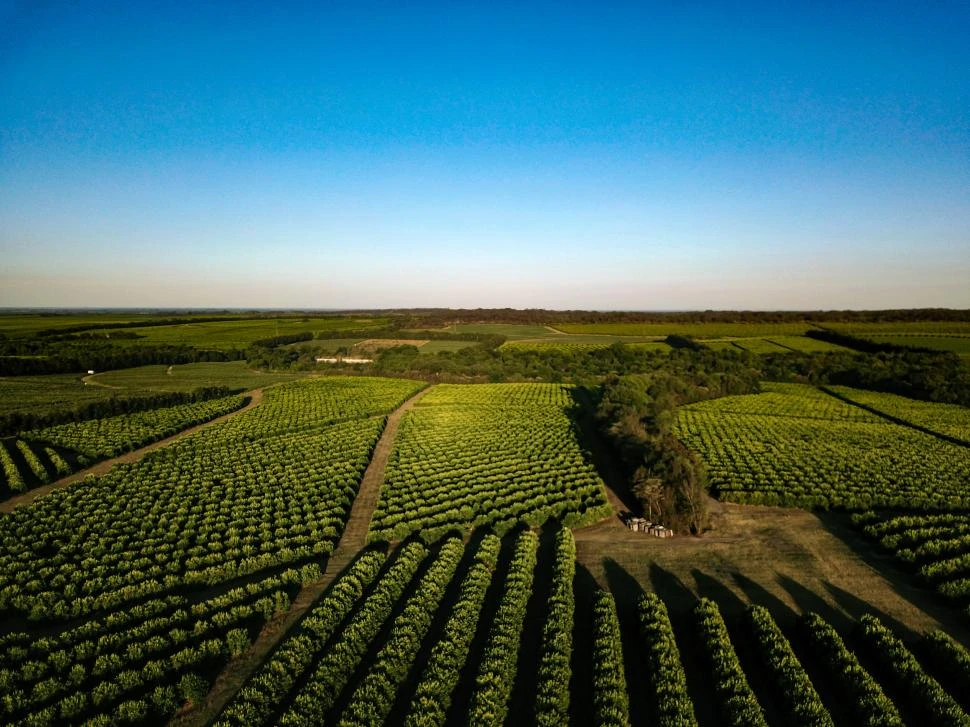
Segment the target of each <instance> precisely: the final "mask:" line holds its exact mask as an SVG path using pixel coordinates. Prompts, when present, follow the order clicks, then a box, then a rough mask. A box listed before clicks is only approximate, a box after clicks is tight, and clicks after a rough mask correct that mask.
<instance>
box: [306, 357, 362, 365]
mask: <svg viewBox="0 0 970 727" xmlns="http://www.w3.org/2000/svg"><path fill="white" fill-rule="evenodd" d="M373 362H374V359H372V358H350V357H344V358H341V357H339V356H317V363H328V364H336V363H345V364H365V363H373Z"/></svg>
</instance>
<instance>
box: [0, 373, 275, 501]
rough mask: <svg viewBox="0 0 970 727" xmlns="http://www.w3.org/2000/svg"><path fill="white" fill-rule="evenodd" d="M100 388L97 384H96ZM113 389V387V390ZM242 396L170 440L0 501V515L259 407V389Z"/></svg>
mask: <svg viewBox="0 0 970 727" xmlns="http://www.w3.org/2000/svg"><path fill="white" fill-rule="evenodd" d="M99 386H100V384H99ZM113 388H114V387H113ZM244 396H247V397H249V403H247V404H246V405H245V406H243V407H242V408H240V409H236V410H235V411H231V412H229V413H228V414H223V415H222V416H220V417H216V418H215V419H210V420H209V421H207V422H203V423H202V424H196V425H195V426H192V427H189V428H188V429H183V430H182V431H181V432H178V433H177V434H173V435H172V436H170V437H165V439H159V440H158V441H157V442H152V443H151V444H146V445H145V446H144V447H141V448H140V449H133V450H132V451H130V452H125V453H124V454H122V455H119V456H117V457H112V458H111V459H106V460H102V461H101V462H98V463H97V464H94V465H91V466H90V467H86V468H85V469H83V470H79V471H77V472H75V473H74V474H72V475H68V476H67V477H62V478H61V479H59V480H55V481H54V482H51V483H50V484H48V485H41V486H40V487H35V488H34V489H32V490H29V491H28V492H25V493H24V494H22V495H17V496H16V497H11V498H10V499H9V500H4V501H3V502H0V512H12V511H13V510H14V508H16V507H20V506H21V505H28V504H30V503H31V502H33V501H34V500H36V499H37V498H38V497H43V496H44V495H47V494H49V493H51V492H53V491H54V490H60V489H62V488H64V487H67V486H68V485H73V484H74V483H75V482H79V481H80V480H83V479H84V478H85V477H87V476H88V475H103V474H105V473H106V472H108V471H109V470H110V469H111V468H112V467H114V466H115V465H119V464H124V463H128V462H137V461H138V460H140V459H142V458H143V457H144V456H145V455H146V454H148V453H149V452H154V451H155V450H156V449H161V448H162V447H167V446H169V445H170V444H173V443H175V442H177V441H178V440H179V439H183V438H184V437H188V436H189V435H192V434H195V433H196V432H198V431H201V430H202V429H206V428H208V427H211V426H213V425H214V424H219V423H220V422H224V421H225V420H226V419H229V418H230V417H234V416H237V415H239V414H242V413H243V412H244V411H249V410H250V409H252V408H253V407H256V406H259V405H260V403H262V401H263V389H253V390H252V391H247V392H246V393H245V394H244Z"/></svg>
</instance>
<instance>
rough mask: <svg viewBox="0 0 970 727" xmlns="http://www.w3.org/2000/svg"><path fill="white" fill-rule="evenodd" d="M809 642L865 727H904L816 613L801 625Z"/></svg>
mask: <svg viewBox="0 0 970 727" xmlns="http://www.w3.org/2000/svg"><path fill="white" fill-rule="evenodd" d="M799 625H800V627H801V631H802V634H803V635H804V637H805V640H806V641H807V642H808V643H809V644H810V645H811V647H812V649H813V651H814V653H815V654H816V655H817V657H818V659H819V661H820V663H821V664H822V665H823V666H824V667H825V668H826V669H828V670H830V672H831V673H833V674H838V675H839V678H838V679H836V680H834V681H835V685H836V687H837V688H838V690H839V692H840V697H841V701H842V703H843V704H845V705H846V706H847V707H848V709H849V710H850V711H851V712H852V713H853V716H854V718H855V724H858V725H863V726H864V727H903V724H904V722H903V719H902V717H900V716H899V710H897V709H896V705H894V704H893V703H892V702H891V701H890V700H889V698H888V697H887V696H886V694H885V693H884V692H883V690H882V688H881V687H880V686H879V684H878V682H876V680H875V679H873V678H872V675H871V674H869V672H867V671H866V670H865V669H864V668H863V667H862V666H861V665H860V664H859V660H858V659H857V658H856V656H855V654H853V653H852V651H851V650H850V649H849V648H848V647H847V646H846V644H845V642H844V641H843V640H842V637H841V636H839V633H838V632H837V631H836V630H835V629H834V628H833V627H832V625H831V624H829V623H828V622H827V621H825V619H823V618H822V617H821V616H819V615H818V614H815V613H809V614H806V615H805V616H803V617H802V618H801V620H800V621H799Z"/></svg>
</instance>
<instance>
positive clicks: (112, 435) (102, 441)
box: [23, 396, 246, 463]
mask: <svg viewBox="0 0 970 727" xmlns="http://www.w3.org/2000/svg"><path fill="white" fill-rule="evenodd" d="M245 403H246V399H244V398H243V397H241V396H227V397H223V398H221V399H209V400H206V401H200V402H196V403H193V404H182V405H179V406H172V407H166V408H163V409H150V410H148V411H141V412H134V413H132V414H124V415H121V416H114V417H107V418H105V419H89V420H87V421H83V422H70V423H67V424H58V425H56V426H53V427H47V428H45V429H34V430H31V431H29V432H25V433H24V434H23V436H24V438H26V439H29V440H32V441H35V442H39V443H43V444H48V445H50V444H52V445H54V446H57V447H62V448H64V449H69V450H72V451H74V452H77V453H78V454H79V455H82V460H81V461H82V463H84V462H85V461H94V460H99V459H107V458H108V457H114V456H116V455H119V454H121V453H122V452H128V451H130V450H132V449H137V448H138V447H142V446H144V445H146V444H150V443H151V442H155V441H157V440H159V439H164V438H165V437H168V436H171V435H172V434H175V433H177V432H180V431H182V430H183V429H187V428H188V427H191V426H194V425H196V424H202V423H203V422H207V421H210V420H212V419H215V418H216V417H220V416H222V415H223V414H228V413H230V412H233V411H235V410H236V409H239V408H240V407H242V406H243V404H245Z"/></svg>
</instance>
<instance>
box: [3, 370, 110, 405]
mask: <svg viewBox="0 0 970 727" xmlns="http://www.w3.org/2000/svg"><path fill="white" fill-rule="evenodd" d="M116 394H117V392H112V391H111V390H109V389H103V388H99V387H96V386H86V385H85V384H84V382H83V381H82V380H81V376H79V375H77V374H52V375H50V376H5V377H0V414H10V413H12V412H19V411H28V412H32V413H35V414H49V413H50V412H52V411H57V410H59V409H73V408H74V407H76V406H78V405H80V404H87V403H90V402H92V401H99V400H101V399H108V398H110V397H111V396H114V395H116Z"/></svg>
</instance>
